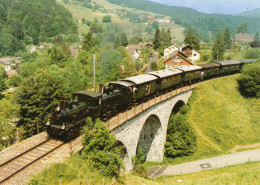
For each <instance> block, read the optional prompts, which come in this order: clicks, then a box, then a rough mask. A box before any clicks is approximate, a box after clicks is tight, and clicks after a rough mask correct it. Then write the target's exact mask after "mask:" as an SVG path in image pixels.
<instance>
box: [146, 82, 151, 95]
mask: <svg viewBox="0 0 260 185" xmlns="http://www.w3.org/2000/svg"><path fill="white" fill-rule="evenodd" d="M150 86H151V85H150V84H147V85H146V89H145V93H146V94H149V92H150Z"/></svg>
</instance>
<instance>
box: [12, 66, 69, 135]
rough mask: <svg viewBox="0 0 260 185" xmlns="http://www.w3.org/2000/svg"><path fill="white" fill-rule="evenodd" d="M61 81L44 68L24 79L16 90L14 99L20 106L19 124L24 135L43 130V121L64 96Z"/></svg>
mask: <svg viewBox="0 0 260 185" xmlns="http://www.w3.org/2000/svg"><path fill="white" fill-rule="evenodd" d="M64 96H65V93H64V87H63V86H62V83H61V82H60V81H59V80H58V79H57V78H55V77H53V76H52V75H51V74H50V73H48V72H47V71H46V70H44V69H37V70H36V71H35V73H34V74H33V75H32V76H30V77H28V78H26V79H24V80H23V82H22V83H21V85H20V87H19V88H18V90H17V94H16V101H17V103H18V104H20V106H21V111H20V115H21V120H20V121H19V124H18V125H19V126H21V127H23V128H24V129H25V130H26V132H27V133H26V136H32V135H33V134H35V133H37V124H38V128H39V130H40V131H41V130H43V128H44V127H45V123H46V121H47V119H48V117H49V116H50V113H51V112H52V110H53V109H54V107H55V106H56V105H57V104H58V101H59V100H60V98H62V97H64Z"/></svg>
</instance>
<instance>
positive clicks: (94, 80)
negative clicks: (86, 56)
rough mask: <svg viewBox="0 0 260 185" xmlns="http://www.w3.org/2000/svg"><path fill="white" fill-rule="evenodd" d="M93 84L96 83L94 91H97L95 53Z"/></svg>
mask: <svg viewBox="0 0 260 185" xmlns="http://www.w3.org/2000/svg"><path fill="white" fill-rule="evenodd" d="M93 84H94V91H95V92H96V63H95V54H94V55H93Z"/></svg>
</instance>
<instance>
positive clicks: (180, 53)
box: [164, 51, 193, 65]
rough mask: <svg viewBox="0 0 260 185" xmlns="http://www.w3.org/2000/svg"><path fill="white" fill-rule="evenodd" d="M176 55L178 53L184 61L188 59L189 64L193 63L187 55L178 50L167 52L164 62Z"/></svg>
mask: <svg viewBox="0 0 260 185" xmlns="http://www.w3.org/2000/svg"><path fill="white" fill-rule="evenodd" d="M176 55H179V56H180V57H181V58H183V59H185V60H186V61H188V62H189V63H190V64H192V65H193V63H192V62H191V61H189V60H188V56H187V55H185V54H184V53H182V52H180V51H174V52H173V53H171V54H169V55H168V57H167V58H166V59H165V60H164V62H167V61H168V60H169V59H171V58H173V57H174V56H176Z"/></svg>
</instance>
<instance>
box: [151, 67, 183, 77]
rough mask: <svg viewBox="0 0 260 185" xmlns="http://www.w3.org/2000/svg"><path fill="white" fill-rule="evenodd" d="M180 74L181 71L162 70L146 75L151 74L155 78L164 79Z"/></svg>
mask: <svg viewBox="0 0 260 185" xmlns="http://www.w3.org/2000/svg"><path fill="white" fill-rule="evenodd" d="M180 73H182V71H181V70H178V69H171V70H169V69H163V70H160V71H153V72H148V73H147V74H151V75H154V76H157V77H159V78H165V77H169V76H173V75H176V74H180Z"/></svg>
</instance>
